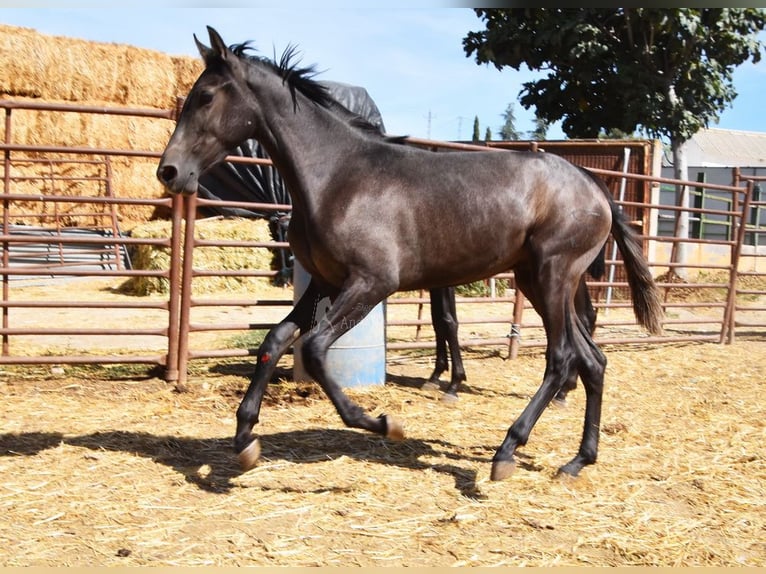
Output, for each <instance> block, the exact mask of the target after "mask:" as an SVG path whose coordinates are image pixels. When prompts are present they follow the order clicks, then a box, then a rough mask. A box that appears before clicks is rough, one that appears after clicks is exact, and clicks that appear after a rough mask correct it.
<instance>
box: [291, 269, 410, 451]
mask: <svg viewBox="0 0 766 574" xmlns="http://www.w3.org/2000/svg"><path fill="white" fill-rule="evenodd" d="M389 293H390V291H386V290H384V288H383V287H382V285H381V282H379V281H375V280H369V281H365V280H361V279H356V280H349V281H347V284H346V286H344V288H343V290H342V291H341V292H340V294H339V295H338V297H337V298H336V299H335V301H334V302H333V305H332V307H330V309H329V311H328V312H327V315H326V316H325V318H324V319H323V320H322V322H321V323H320V324H319V325H318V326H317V328H316V329H315V330H312V332H311V334H309V335H308V336H307V337H306V338H305V339H304V341H303V346H302V349H303V363H304V366H305V367H306V371H307V372H308V374H309V375H311V377H312V378H313V379H314V380H315V381H317V382H318V383H319V384H320V385H321V386H322V389H323V390H324V392H325V393H326V394H327V396H328V397H329V398H330V400H331V401H332V403H333V405H335V409H336V410H337V411H338V414H339V415H340V418H341V420H343V422H344V423H345V424H346V426H349V427H353V428H360V429H364V430H368V431H371V432H374V433H377V434H381V435H384V436H387V437H388V438H391V439H401V438H403V437H404V431H403V429H402V426H401V425H400V424H399V423H398V422H397V421H396V420H394V419H393V418H391V417H389V416H387V415H381V416H379V417H377V418H373V417H371V416H369V415H368V414H367V413H365V411H364V409H362V408H361V407H360V406H359V405H357V404H356V403H354V402H353V401H352V400H351V399H349V398H348V396H346V394H345V393H344V392H343V390H342V389H341V387H340V385H338V383H337V382H336V381H335V380H334V379H333V378H332V376H331V374H330V373H328V372H327V370H326V369H325V358H326V356H327V350H328V348H329V347H330V345H332V344H333V343H334V342H335V341H336V340H337V339H338V338H339V337H341V336H342V335H343V334H344V333H345V332H346V331H348V330H349V329H351V328H353V327H354V326H355V325H356V324H357V323H359V321H361V320H362V319H364V317H365V316H366V315H367V314H368V313H369V312H370V310H372V309H373V307H375V305H377V304H378V303H379V302H380V301H382V300H383V298H384V297H385V296H386V295H388V294H389Z"/></svg>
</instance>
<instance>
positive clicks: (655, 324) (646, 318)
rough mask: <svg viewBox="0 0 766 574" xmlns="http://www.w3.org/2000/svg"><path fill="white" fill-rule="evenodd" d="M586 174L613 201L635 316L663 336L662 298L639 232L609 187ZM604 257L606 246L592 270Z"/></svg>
mask: <svg viewBox="0 0 766 574" xmlns="http://www.w3.org/2000/svg"><path fill="white" fill-rule="evenodd" d="M583 171H584V172H585V173H587V174H588V175H589V176H590V178H591V179H592V180H593V181H594V182H595V183H596V185H598V186H599V188H600V189H601V191H602V192H603V193H604V195H605V196H606V198H607V200H608V201H609V208H610V209H611V210H612V236H613V237H614V240H615V241H616V242H617V247H619V248H620V253H622V260H623V263H624V264H625V272H626V274H627V276H628V285H629V287H630V296H631V299H632V300H633V313H634V314H635V315H636V319H637V320H638V322H639V323H640V324H641V325H643V326H644V327H645V328H646V330H647V331H649V332H650V333H652V334H654V335H659V334H660V333H662V315H663V311H662V303H661V297H660V292H659V289H658V288H657V285H656V284H655V282H654V278H653V277H652V274H651V272H650V270H649V265H648V263H647V262H646V259H644V253H643V249H642V245H641V241H639V239H638V235H637V234H636V232H635V231H633V229H631V227H630V225H629V224H628V222H627V220H626V218H625V216H624V215H623V213H622V211H621V210H620V208H619V206H618V205H617V204H616V203H615V202H614V199H613V198H612V194H611V193H610V192H609V188H608V187H607V186H606V184H605V183H604V182H603V181H602V180H601V178H599V177H596V175H595V174H593V173H591V172H590V171H588V170H587V169H583ZM603 254H604V248H603V247H602V249H601V253H600V254H599V257H597V258H596V260H595V261H594V262H593V263H591V267H593V266H594V265H596V264H597V262H598V260H599V258H601V259H602V260H603ZM589 269H590V268H589Z"/></svg>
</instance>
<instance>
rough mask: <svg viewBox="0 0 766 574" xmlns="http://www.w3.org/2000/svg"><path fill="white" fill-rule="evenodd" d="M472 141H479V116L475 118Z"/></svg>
mask: <svg viewBox="0 0 766 574" xmlns="http://www.w3.org/2000/svg"><path fill="white" fill-rule="evenodd" d="M471 141H473V142H477V141H479V116H475V117H474V118H473V138H471Z"/></svg>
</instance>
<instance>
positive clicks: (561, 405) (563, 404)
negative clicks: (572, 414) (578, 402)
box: [551, 398, 568, 409]
mask: <svg viewBox="0 0 766 574" xmlns="http://www.w3.org/2000/svg"><path fill="white" fill-rule="evenodd" d="M551 406H554V407H556V408H557V409H565V408H567V406H568V405H567V400H566V399H559V398H554V399H553V400H552V401H551Z"/></svg>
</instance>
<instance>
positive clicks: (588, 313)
mask: <svg viewBox="0 0 766 574" xmlns="http://www.w3.org/2000/svg"><path fill="white" fill-rule="evenodd" d="M575 309H576V311H577V317H578V318H579V319H580V321H581V322H582V323H583V324H584V325H585V326H586V328H587V330H588V334H589V335H590V336H591V337H592V336H593V332H594V331H595V330H596V317H597V315H598V312H597V311H596V310H595V309H594V308H593V303H592V302H591V299H590V294H589V293H588V286H587V285H586V283H585V275H583V276H582V277H581V278H580V283H579V284H578V285H577V292H576V293H575ZM576 387H577V373H575V374H574V375H573V376H572V377H570V378H569V379H567V381H566V382H565V383H564V386H563V387H561V390H560V391H559V392H558V393H556V396H555V397H554V398H553V404H556V405H559V406H564V405H566V400H567V395H568V394H569V392H570V391H573V390H574V389H575V388H576Z"/></svg>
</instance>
